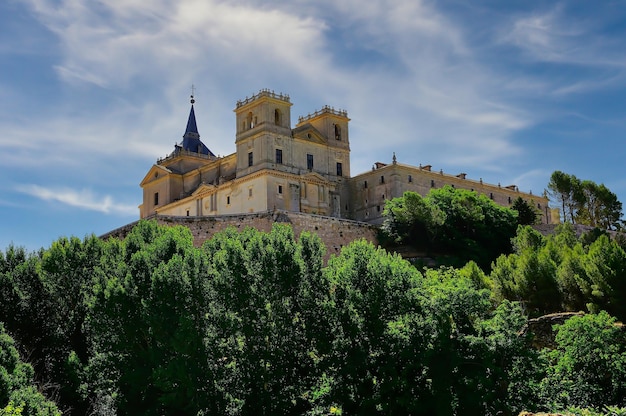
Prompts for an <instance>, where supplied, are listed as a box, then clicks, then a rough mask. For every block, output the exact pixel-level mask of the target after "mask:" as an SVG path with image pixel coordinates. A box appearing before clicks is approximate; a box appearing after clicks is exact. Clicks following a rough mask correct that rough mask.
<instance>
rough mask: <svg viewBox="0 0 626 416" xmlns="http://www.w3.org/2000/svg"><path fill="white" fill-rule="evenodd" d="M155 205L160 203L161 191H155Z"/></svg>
mask: <svg viewBox="0 0 626 416" xmlns="http://www.w3.org/2000/svg"><path fill="white" fill-rule="evenodd" d="M154 205H159V193H158V192H155V193H154Z"/></svg>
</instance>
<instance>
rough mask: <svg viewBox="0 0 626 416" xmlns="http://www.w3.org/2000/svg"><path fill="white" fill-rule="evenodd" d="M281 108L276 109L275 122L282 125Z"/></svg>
mask: <svg viewBox="0 0 626 416" xmlns="http://www.w3.org/2000/svg"><path fill="white" fill-rule="evenodd" d="M280 119H281V117H280V110H279V109H278V108H277V109H275V110H274V124H276V125H277V126H280Z"/></svg>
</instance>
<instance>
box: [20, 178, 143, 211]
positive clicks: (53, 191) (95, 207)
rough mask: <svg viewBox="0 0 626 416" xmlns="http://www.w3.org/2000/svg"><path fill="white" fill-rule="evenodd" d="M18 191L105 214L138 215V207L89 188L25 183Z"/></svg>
mask: <svg viewBox="0 0 626 416" xmlns="http://www.w3.org/2000/svg"><path fill="white" fill-rule="evenodd" d="M16 190H17V191H19V192H22V193H25V194H27V195H30V196H33V197H35V198H39V199H41V200H44V201H56V202H60V203H62V204H65V205H69V206H71V207H76V208H80V209H84V210H89V211H98V212H102V213H104V214H117V215H136V214H137V207H136V206H132V205H125V204H120V203H117V202H115V201H114V200H113V197H111V196H110V195H105V196H97V195H94V194H93V192H92V191H90V190H88V189H83V190H80V191H77V190H74V189H70V188H46V187H43V186H39V185H23V186H19V187H17V188H16Z"/></svg>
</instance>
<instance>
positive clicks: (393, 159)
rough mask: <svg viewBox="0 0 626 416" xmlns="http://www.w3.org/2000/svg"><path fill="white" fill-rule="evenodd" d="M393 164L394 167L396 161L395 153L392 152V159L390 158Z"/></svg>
mask: <svg viewBox="0 0 626 416" xmlns="http://www.w3.org/2000/svg"><path fill="white" fill-rule="evenodd" d="M392 161H393V164H394V165H395V164H396V163H398V159H396V152H393V158H392Z"/></svg>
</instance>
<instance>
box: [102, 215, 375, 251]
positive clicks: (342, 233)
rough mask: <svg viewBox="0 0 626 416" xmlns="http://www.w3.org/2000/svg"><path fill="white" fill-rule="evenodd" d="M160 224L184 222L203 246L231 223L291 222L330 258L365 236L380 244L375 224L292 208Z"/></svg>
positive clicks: (266, 227) (264, 225)
mask: <svg viewBox="0 0 626 416" xmlns="http://www.w3.org/2000/svg"><path fill="white" fill-rule="evenodd" d="M153 218H154V219H156V221H157V222H158V223H159V224H164V225H182V226H185V227H187V228H189V230H190V231H191V234H192V235H193V238H194V245H196V246H198V247H199V246H201V245H202V243H204V242H205V241H206V240H208V239H210V238H211V237H212V236H213V235H214V234H215V233H217V232H220V231H222V230H224V229H226V228H227V227H229V226H232V227H235V228H238V229H241V230H243V229H245V228H246V227H252V228H255V229H257V230H259V231H266V232H267V231H270V230H271V229H272V225H273V224H274V223H285V224H289V225H291V227H292V228H293V231H294V234H295V236H296V237H298V236H299V235H300V233H302V231H310V232H312V233H315V234H317V235H318V236H319V237H320V238H321V240H322V241H323V242H324V245H325V246H326V259H328V258H329V257H330V255H331V254H339V252H340V250H341V247H343V246H345V245H348V244H349V243H350V242H352V241H354V240H358V239H362V238H363V239H365V240H367V241H369V242H371V243H373V244H375V245H377V244H378V240H377V237H376V236H377V231H378V228H377V227H376V226H373V225H371V224H367V223H363V222H357V221H351V220H346V219H340V218H334V217H325V216H322V215H312V214H304V213H299V212H289V211H279V210H276V211H271V212H261V213H254V214H237V215H221V216H215V217H173V216H156V217H153ZM136 224H137V222H133V223H130V224H127V225H125V226H123V227H120V228H118V229H115V230H113V231H111V232H109V233H107V234H104V235H102V236H101V237H100V238H103V239H106V238H109V237H115V238H124V237H126V235H128V233H129V232H130V230H132V228H133V227H134V226H135V225H136Z"/></svg>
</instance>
